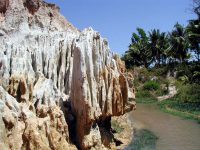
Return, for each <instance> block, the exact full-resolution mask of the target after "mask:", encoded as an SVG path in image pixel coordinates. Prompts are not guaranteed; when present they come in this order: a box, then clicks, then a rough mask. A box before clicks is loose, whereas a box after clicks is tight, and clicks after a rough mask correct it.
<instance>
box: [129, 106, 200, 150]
mask: <svg viewBox="0 0 200 150" xmlns="http://www.w3.org/2000/svg"><path fill="white" fill-rule="evenodd" d="M129 119H130V121H131V122H132V123H133V126H134V127H135V128H136V129H146V130H149V131H151V132H153V133H154V134H155V136H157V137H158V140H157V142H156V150H169V149H170V150H189V149H190V150H199V148H200V142H199V138H200V126H199V124H197V123H196V122H195V121H192V120H184V119H182V118H180V117H177V116H173V115H171V114H167V113H164V112H162V111H161V110H160V109H159V107H158V106H157V105H155V104H137V110H136V111H133V112H131V113H130V114H129ZM133 150H134V149H133Z"/></svg>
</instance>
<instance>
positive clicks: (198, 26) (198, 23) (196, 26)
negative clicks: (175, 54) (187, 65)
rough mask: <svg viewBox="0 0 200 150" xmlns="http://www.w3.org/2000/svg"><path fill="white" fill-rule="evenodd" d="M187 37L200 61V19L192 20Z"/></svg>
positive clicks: (187, 30) (187, 29)
mask: <svg viewBox="0 0 200 150" xmlns="http://www.w3.org/2000/svg"><path fill="white" fill-rule="evenodd" d="M186 32H187V37H188V40H189V44H190V45H189V47H190V49H191V50H192V51H194V53H195V54H196V56H197V60H198V62H199V61H200V20H199V19H197V20H190V22H189V24H188V26H187V28H186Z"/></svg>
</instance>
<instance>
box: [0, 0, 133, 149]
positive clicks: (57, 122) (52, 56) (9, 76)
mask: <svg viewBox="0 0 200 150" xmlns="http://www.w3.org/2000/svg"><path fill="white" fill-rule="evenodd" d="M125 74H126V73H125V67H124V64H123V63H122V62H121V60H120V59H119V58H118V57H117V56H115V55H113V54H112V53H111V52H110V49H109V47H108V42H107V41H106V40H105V39H103V38H101V36H100V35H99V33H97V32H95V31H94V30H93V29H91V28H89V29H85V30H84V31H82V32H80V31H79V30H77V29H76V28H75V27H74V26H73V25H72V24H70V23H69V22H68V21H67V20H66V19H64V17H63V16H62V15H60V13H59V8H58V7H57V6H55V5H54V4H48V3H46V2H43V1H41V0H2V1H1V2H0V133H1V134H0V146H1V147H3V149H76V147H75V146H74V145H73V144H72V142H73V143H75V144H76V145H77V146H78V147H79V148H81V149H91V148H96V149H99V148H101V149H104V148H111V147H112V144H111V143H112V133H111V130H110V127H111V125H110V119H111V117H112V116H119V115H122V114H124V113H126V112H127V111H130V110H132V109H133V108H134V107H135V103H134V101H133V100H134V93H133V90H132V87H129V84H128V81H127V78H126V75H125Z"/></svg>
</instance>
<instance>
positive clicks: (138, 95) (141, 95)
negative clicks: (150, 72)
mask: <svg viewBox="0 0 200 150" xmlns="http://www.w3.org/2000/svg"><path fill="white" fill-rule="evenodd" d="M144 97H152V95H151V93H150V92H149V91H147V90H142V89H141V90H139V91H138V92H136V98H144Z"/></svg>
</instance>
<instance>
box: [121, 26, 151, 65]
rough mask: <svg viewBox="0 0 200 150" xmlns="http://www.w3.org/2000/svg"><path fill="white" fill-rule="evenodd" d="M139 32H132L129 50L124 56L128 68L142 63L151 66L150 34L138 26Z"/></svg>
mask: <svg viewBox="0 0 200 150" xmlns="http://www.w3.org/2000/svg"><path fill="white" fill-rule="evenodd" d="M137 32H138V33H133V34H132V38H131V44H130V45H129V50H128V51H126V53H125V55H124V56H123V57H122V59H123V60H124V61H125V63H126V66H127V67H128V68H130V67H132V66H142V65H143V66H145V67H149V65H150V64H151V62H152V57H151V51H149V47H148V36H147V35H146V33H145V31H144V30H143V29H141V28H137Z"/></svg>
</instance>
